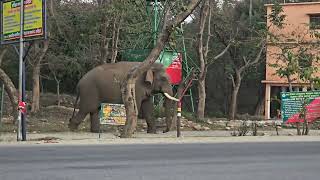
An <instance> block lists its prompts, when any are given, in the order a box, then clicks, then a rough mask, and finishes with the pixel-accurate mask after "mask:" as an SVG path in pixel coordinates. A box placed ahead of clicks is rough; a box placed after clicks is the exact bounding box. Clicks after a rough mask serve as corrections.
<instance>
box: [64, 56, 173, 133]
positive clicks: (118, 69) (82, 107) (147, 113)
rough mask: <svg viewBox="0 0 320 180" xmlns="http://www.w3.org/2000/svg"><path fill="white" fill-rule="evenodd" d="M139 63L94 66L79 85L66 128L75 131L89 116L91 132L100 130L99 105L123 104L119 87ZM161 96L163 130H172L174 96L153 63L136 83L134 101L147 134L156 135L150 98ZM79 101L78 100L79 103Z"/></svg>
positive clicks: (156, 64) (163, 72) (160, 69)
mask: <svg viewBox="0 0 320 180" xmlns="http://www.w3.org/2000/svg"><path fill="white" fill-rule="evenodd" d="M140 63H141V62H124V61H121V62H118V63H113V64H103V65H100V66H97V67H95V68H94V69H92V70H90V71H89V72H88V73H87V74H85V75H84V76H83V77H82V78H81V79H80V80H79V82H78V84H77V87H76V91H77V98H76V102H75V104H74V111H73V115H72V117H71V119H70V120H69V124H68V126H69V129H70V130H76V129H77V128H78V126H79V124H80V123H81V122H82V121H83V119H84V118H85V117H86V115H87V114H88V113H90V120H91V132H94V133H97V132H99V131H100V122H99V108H100V104H101V103H115V104H123V100H122V94H121V86H122V83H123V82H124V79H125V78H126V76H127V74H128V72H129V71H130V69H132V68H133V67H134V66H138V65H139V64H140ZM157 93H162V94H163V95H165V97H166V98H165V102H164V108H165V116H166V129H165V130H164V131H163V132H164V133H165V132H168V131H170V129H171V125H172V119H173V115H174V108H173V106H174V104H175V103H174V101H173V100H174V99H175V98H174V97H172V96H173V90H172V86H171V84H170V81H169V77H168V75H167V74H166V72H165V69H164V66H163V65H162V64H161V63H154V64H153V65H152V67H151V69H150V70H148V71H147V72H144V73H143V74H142V75H141V76H139V77H138V78H137V80H136V85H135V96H136V97H135V98H136V105H137V108H138V110H139V112H138V114H139V117H141V118H144V119H145V120H146V122H147V133H157V132H156V124H155V119H154V118H153V116H152V112H153V107H154V106H153V98H152V97H153V95H154V94H157ZM79 98H80V100H79ZM78 100H79V111H78V112H77V114H76V115H75V116H74V114H75V108H76V105H77V102H78Z"/></svg>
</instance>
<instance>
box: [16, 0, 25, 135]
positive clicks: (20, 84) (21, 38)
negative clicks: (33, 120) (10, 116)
mask: <svg viewBox="0 0 320 180" xmlns="http://www.w3.org/2000/svg"><path fill="white" fill-rule="evenodd" d="M23 15H24V0H20V40H19V43H20V51H19V98H18V101H19V102H18V105H19V106H20V102H22V96H23V93H22V81H23V79H22V76H23V72H22V71H23V48H24V47H23V46H24V43H23V19H24V16H23ZM20 108H21V107H19V111H18V131H17V140H18V141H21V140H24V138H23V133H22V129H23V127H22V126H23V124H24V123H23V121H24V120H23V119H24V118H23V115H22V111H21V109H20Z"/></svg>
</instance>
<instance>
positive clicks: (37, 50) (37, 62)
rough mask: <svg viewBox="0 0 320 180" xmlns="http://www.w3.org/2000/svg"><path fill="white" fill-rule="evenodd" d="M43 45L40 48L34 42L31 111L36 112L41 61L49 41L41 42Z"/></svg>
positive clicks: (38, 98)
mask: <svg viewBox="0 0 320 180" xmlns="http://www.w3.org/2000/svg"><path fill="white" fill-rule="evenodd" d="M43 45H44V47H43V48H42V49H40V47H39V46H40V44H39V43H36V44H35V57H34V58H35V61H34V64H33V72H32V81H33V83H32V106H31V112H32V113H36V112H38V111H39V110H40V67H41V62H42V60H43V59H44V57H45V54H46V52H47V50H48V48H49V41H47V40H46V41H44V42H43Z"/></svg>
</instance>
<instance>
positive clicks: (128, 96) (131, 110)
mask: <svg viewBox="0 0 320 180" xmlns="http://www.w3.org/2000/svg"><path fill="white" fill-rule="evenodd" d="M131 73H133V72H131ZM131 75H132V74H130V73H129V75H128V76H131ZM125 86H126V87H125V88H121V92H122V97H123V102H124V104H125V106H126V116H127V120H126V124H125V126H124V129H123V132H122V134H121V137H122V138H130V137H132V134H133V133H134V131H135V130H136V126H137V121H138V119H137V115H138V109H137V104H136V100H135V79H129V80H128V81H127V84H126V85H125Z"/></svg>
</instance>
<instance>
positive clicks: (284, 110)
mask: <svg viewBox="0 0 320 180" xmlns="http://www.w3.org/2000/svg"><path fill="white" fill-rule="evenodd" d="M304 103H305V104H306V112H307V113H306V119H307V120H308V122H313V121H316V120H318V119H320V91H306V92H282V93H281V116H282V119H283V121H284V122H285V123H296V122H303V121H304V119H303V118H302V117H301V111H302V110H303V104H304Z"/></svg>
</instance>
